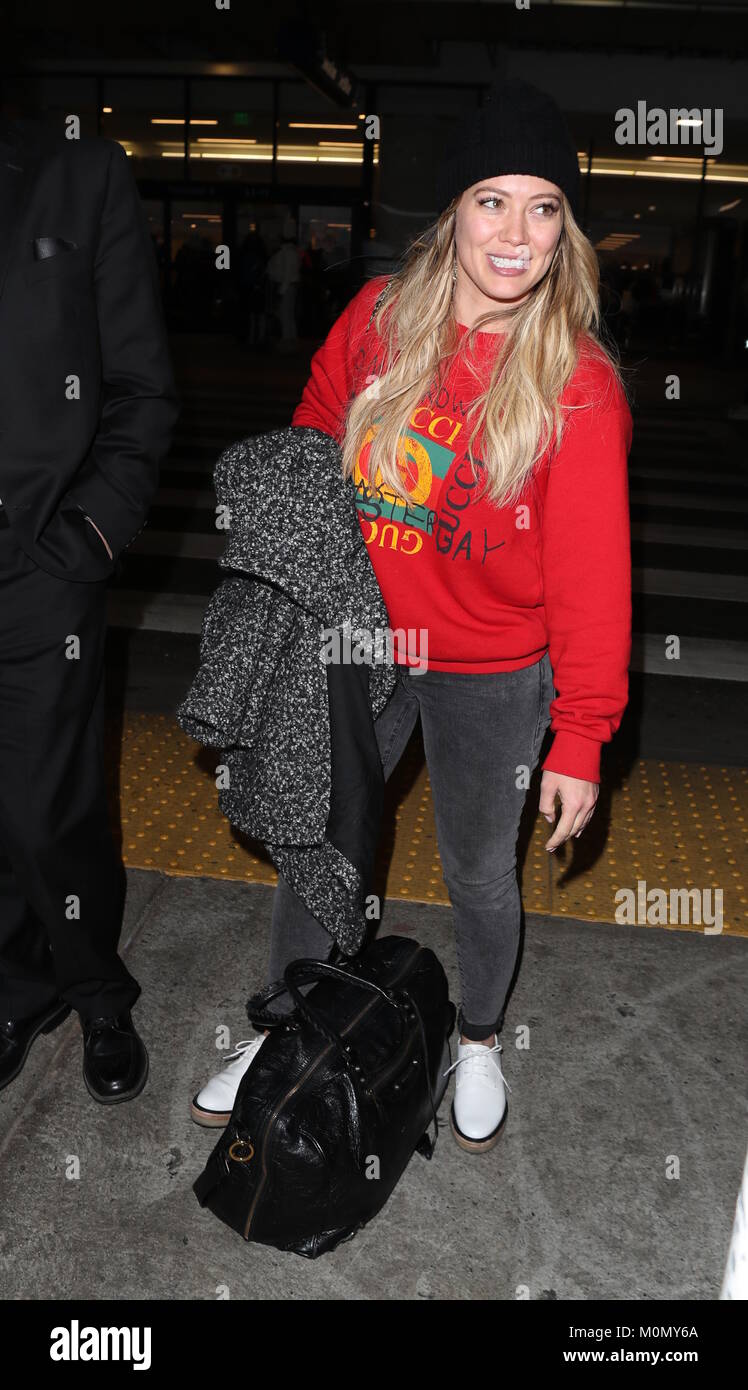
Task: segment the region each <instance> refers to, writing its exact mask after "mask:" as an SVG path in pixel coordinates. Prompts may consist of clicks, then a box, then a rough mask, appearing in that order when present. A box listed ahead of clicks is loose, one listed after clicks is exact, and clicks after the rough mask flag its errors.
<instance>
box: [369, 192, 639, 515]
mask: <svg viewBox="0 0 748 1390" xmlns="http://www.w3.org/2000/svg"><path fill="white" fill-rule="evenodd" d="M460 196H462V195H460ZM561 196H562V201H563V208H564V220H563V228H562V231H561V234H560V237H559V240H558V244H557V246H556V250H555V253H554V257H553V261H552V263H551V266H550V268H549V270H548V271H547V272H546V274H545V275H544V277H543V279H542V280H541V281H540V283H539V284H538V285H536V286H535V287H534V288H533V289H532V290H531V292H530V295H529V297H528V298H527V299H526V300H525V302H524V303H523V304H521V305H520V306H519V307H517V308H514V309H510V310H507V309H506V308H498V309H496V310H493V311H489V312H488V313H486V314H483V315H482V316H481V318H480V319H479V320H478V321H477V323H476V324H475V325H474V327H473V328H472V329H471V330H470V332H469V333H464V334H463V335H462V341H461V339H460V333H459V332H458V328H457V322H456V319H455V316H454V310H453V287H454V278H453V266H456V259H455V257H456V249H455V221H456V214H457V207H458V204H459V202H460V198H459V197H458V198H455V199H453V201H452V203H450V205H449V207H448V208H446V209H445V211H444V212H443V213H442V214H441V216H440V217H439V218H438V220H437V221H436V222H435V223H432V224H431V226H430V227H428V228H427V229H426V230H425V231H424V232H423V233H422V234H421V235H420V236H419V237H417V238H416V240H415V241H414V242H412V243H411V245H410V247H409V248H408V250H407V252H406V253H405V263H404V265H403V267H402V268H401V269H400V270H399V271H397V272H396V274H395V275H393V276H392V278H391V279H390V281H389V283H388V285H387V287H386V289H385V291H384V294H383V296H381V303H380V305H379V308H378V309H377V312H376V314H375V315H374V324H375V326H376V330H377V333H378V334H380V335H381V336H382V338H383V340H384V344H385V361H386V363H387V364H388V365H387V366H386V368H385V370H384V372H383V375H382V376H381V377H380V378H379V380H378V381H377V383H376V384H375V387H374V388H373V390H371V391H363V392H361V394H359V395H357V396H354V397H353V398H352V400H351V401H350V402H349V403H348V407H347V411H346V416H345V424H344V431H343V438H342V446H341V447H342V471H343V477H344V478H348V477H350V476H352V475H353V474H354V472H355V469H356V461H357V458H358V455H359V452H360V450H361V449H362V448H363V446H364V445H365V444H366V443H367V442H368V441H369V440H371V450H370V454H369V464H368V473H369V479H370V482H371V485H372V487H374V486H382V485H386V486H388V487H389V488H390V489H392V491H393V492H394V493H395V495H396V496H402V493H403V489H404V480H403V474H405V476H406V477H407V471H406V470H407V447H406V442H407V436H408V432H409V424H410V420H411V416H412V415H413V412H414V410H415V409H416V407H417V406H418V405H419V404H420V403H421V401H422V400H423V398H424V396H426V394H427V392H428V391H429V389H430V388H432V387H435V386H437V385H438V380H439V377H440V376H441V373H442V370H443V366H444V365H445V363H446V359H448V358H451V357H452V355H453V354H455V353H461V354H462V355H463V356H465V354H466V353H467V351H468V349H469V350H470V351H471V352H472V350H473V347H474V342H475V340H474V334H475V333H476V332H478V331H479V330H483V329H485V328H487V327H489V326H492V327H498V328H499V329H500V330H501V331H504V332H505V333H506V337H505V338H504V339H503V340H499V341H498V347H497V351H496V356H495V360H494V362H493V364H492V370H491V374H490V379H489V381H488V384H487V386H485V387H484V386H483V385H482V382H481V378H480V376H479V374H478V372H477V371H476V369H475V367H474V366H473V364H472V363H468V365H469V367H470V369H471V370H472V371H473V374H474V376H475V379H476V383H477V387H478V394H477V395H476V398H475V400H474V401H473V402H472V404H471V406H470V408H469V410H468V411H467V421H468V424H471V425H472V430H471V433H470V437H469V441H468V448H467V453H468V457H469V460H470V465H471V468H472V471H473V477H474V479H475V481H476V483H478V482H479V476H478V473H477V470H476V465H475V459H474V455H473V444H474V442H475V439H476V437H477V436H478V435H482V462H483V465H484V469H485V494H486V496H487V497H488V498H489V500H490V501H492V502H494V503H495V504H496V505H497V506H505V505H509V504H513V503H516V501H517V499H518V498H519V496H520V495H521V493H522V490H523V488H524V486H525V484H526V483H527V481H528V478H529V477H530V475H531V474H532V471H533V469H534V467H535V464H536V463H537V462H538V460H539V459H540V458H542V456H543V454H544V453H545V451H546V449H547V448H548V446H549V444H551V441H552V449H553V451H555V450H557V449H558V447H559V445H560V443H561V438H562V434H563V427H564V411H562V409H561V407H560V405H559V397H560V395H561V393H562V391H563V390H564V388H565V387H566V386H567V384H568V382H569V381H570V380H571V378H572V376H573V374H574V371H575V369H576V366H577V363H578V361H579V357H580V351H581V347H582V344H584V346H585V348H586V350H587V351H588V352H589V353H591V354H592V355H596V354H599V355H601V357H602V359H603V360H604V361H605V362H607V363H608V365H609V366H610V368H611V370H612V376H610V377H609V378H608V380H609V384H611V385H612V383H613V380H614V379H615V380H617V381H618V382H619V384H620V385H621V387H622V389H624V388H623V381H622V378H621V372H620V363H619V358H618V354H617V350H616V348H615V346H614V345H613V344H612V343H611V344H610V346H608V345H607V344H603V342H602V340H601V327H600V308H599V300H598V295H599V284H600V271H599V267H598V262H597V256H596V255H595V251H594V248H593V247H592V245H591V244H590V242H589V241H588V240H587V238H586V237H585V236H584V235H583V233H582V232H581V231H580V229H579V227H578V225H577V223H576V221H575V220H574V216H573V214H572V212H571V208H570V206H569V203H568V201H567V199H566V198H565V197H564V196H563V194H562V195H561ZM587 404H588V405H590V406H591V405H593V404H595V403H594V402H592V401H590V402H587ZM375 426H376V429H375ZM398 465H399V466H398ZM409 495H410V497H411V499H412V500H420V501H425V498H416V497H415V495H414V493H413V492H411V493H410V494H409Z"/></svg>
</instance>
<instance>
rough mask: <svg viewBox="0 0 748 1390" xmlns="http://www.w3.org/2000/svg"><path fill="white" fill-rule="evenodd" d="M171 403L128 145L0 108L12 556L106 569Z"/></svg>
mask: <svg viewBox="0 0 748 1390" xmlns="http://www.w3.org/2000/svg"><path fill="white" fill-rule="evenodd" d="M71 243H72V245H71ZM178 414H179V403H178V397H177V392H176V387H175V384H174V378H173V374H172V368H171V362H170V357H169V348H168V342H167V338H166V331H165V327H164V321H163V314H162V309H161V300H160V293H159V286H158V274H157V270H156V264H155V257H154V254H153V250H152V246H151V240H150V235H149V232H148V225H147V222H146V219H145V215H144V213H143V209H142V206H141V203H140V198H139V196H138V191H137V187H136V184H135V180H134V178H133V176H132V172H131V170H130V167H129V164H128V158H127V155H126V154H125V152H124V150H123V149H122V147H121V145H119V144H117V142H116V141H114V140H104V139H99V140H97V139H91V138H81V139H79V140H68V139H66V138H65V136H64V134H62V133H58V132H57V130H56V129H55V128H53V127H52V126H51V125H49V124H45V123H43V122H37V121H32V120H25V119H22V120H15V121H11V120H8V118H6V117H3V116H2V114H0V500H2V502H3V504H4V506H5V508H6V512H7V516H8V520H9V522H10V524H11V526H12V528H13V531H14V532H15V535H16V537H17V540H18V542H19V544H20V546H21V547H22V549H23V550H24V551H25V552H26V553H27V555H29V556H31V558H32V559H33V560H34V561H35V562H36V564H38V565H39V566H40V567H41V568H42V569H44V570H46V571H47V572H48V573H49V574H52V575H56V576H57V577H58V578H65V579H76V580H88V581H92V580H98V579H104V578H106V577H107V576H108V575H109V574H111V573H112V572H113V570H114V568H115V564H116V561H117V557H118V556H119V555H120V554H121V552H122V551H123V550H124V549H125V547H126V546H128V545H129V544H130V543H131V542H132V541H133V540H134V539H135V537H136V536H137V535H138V534H139V533H140V531H141V530H142V529H143V526H144V525H145V519H146V515H147V512H148V508H149V506H150V504H151V501H152V499H153V496H154V494H155V491H156V488H157V486H158V475H159V466H160V463H161V461H162V459H163V458H164V457H165V456H166V454H167V453H168V451H169V447H170V444H171V438H172V432H173V428H174V424H175V422H176V419H177V417H178ZM86 515H88V516H90V517H91V519H92V520H93V521H94V522H95V523H96V525H97V527H98V528H99V530H100V531H101V532H102V533H103V535H104V536H106V538H107V541H108V543H109V546H110V549H111V550H112V552H113V557H114V558H113V559H112V560H110V559H109V556H108V555H107V552H106V550H105V548H104V546H103V545H102V543H101V541H100V539H99V537H98V536H97V535H96V532H95V531H94V529H93V527H91V526H89V524H88V523H87V522H86V520H85V516H86Z"/></svg>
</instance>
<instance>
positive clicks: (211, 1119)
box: [190, 1096, 231, 1129]
mask: <svg viewBox="0 0 748 1390" xmlns="http://www.w3.org/2000/svg"><path fill="white" fill-rule="evenodd" d="M190 1116H191V1117H192V1119H193V1120H194V1121H195V1124H196V1125H202V1126H203V1128H204V1129H225V1128H226V1126H227V1124H228V1122H229V1120H230V1119H231V1111H230V1110H225V1111H223V1110H202V1109H201V1108H200V1106H199V1105H198V1104H197V1096H195V1097H194V1099H193V1101H192V1103H191V1105H190Z"/></svg>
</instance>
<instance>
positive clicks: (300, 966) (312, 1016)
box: [284, 958, 410, 1088]
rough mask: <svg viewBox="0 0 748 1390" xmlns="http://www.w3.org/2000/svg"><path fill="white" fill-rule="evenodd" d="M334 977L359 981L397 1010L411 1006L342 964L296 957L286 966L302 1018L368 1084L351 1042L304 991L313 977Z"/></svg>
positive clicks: (359, 984)
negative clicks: (331, 1023)
mask: <svg viewBox="0 0 748 1390" xmlns="http://www.w3.org/2000/svg"><path fill="white" fill-rule="evenodd" d="M319 979H332V980H340V981H342V982H343V983H344V984H350V985H358V986H359V988H360V989H363V990H367V991H368V992H369V993H370V994H375V995H378V996H379V998H380V999H384V1000H385V1002H386V1003H387V1004H391V1005H392V1007H393V1008H394V1009H396V1010H397V1012H398V1014H400V1015H401V1016H402V1014H403V1012H405V1013H406V1014H407V1012H408V1011H409V1010H410V1000H405V999H400V1000H398V999H397V997H396V995H395V993H394V991H393V990H386V989H382V988H381V986H380V985H376V984H374V982H373V981H372V980H367V979H366V978H364V977H363V976H361V975H355V974H353V972H352V969H351V968H350V967H349V968H348V969H347V970H346V969H344V968H342V967H341V966H339V965H328V964H327V962H326V961H318V960H306V959H303V958H302V959H301V960H294V961H291V963H290V965H289V966H287V968H286V971H285V974H284V980H285V982H286V987H287V989H288V991H289V993H290V994H291V996H292V998H293V1000H294V1002H295V1004H296V1008H297V1009H298V1011H299V1013H300V1014H301V1015H302V1017H303V1018H305V1019H306V1020H307V1022H308V1023H309V1024H311V1026H312V1027H313V1028H316V1030H317V1032H318V1033H320V1034H321V1035H322V1037H323V1038H324V1039H325V1040H326V1041H327V1042H329V1043H332V1044H333V1045H334V1046H335V1047H337V1048H338V1050H339V1051H340V1052H342V1054H343V1056H344V1058H345V1060H346V1061H347V1062H348V1063H349V1064H350V1066H351V1068H352V1069H353V1071H354V1072H356V1074H357V1076H358V1077H359V1079H360V1080H361V1081H363V1082H364V1084H365V1085H366V1086H367V1088H368V1087H369V1084H370V1083H369V1080H368V1078H367V1076H366V1075H365V1073H364V1069H363V1067H362V1066H361V1064H360V1062H359V1061H358V1059H357V1058H356V1054H355V1052H354V1050H353V1048H352V1047H351V1045H350V1043H347V1042H345V1041H344V1040H343V1038H342V1037H341V1035H340V1033H338V1032H337V1030H336V1029H335V1028H332V1027H331V1026H330V1024H329V1023H328V1022H327V1020H326V1019H325V1018H323V1016H322V1014H320V1013H319V1012H318V1011H317V1009H315V1008H314V1005H313V1004H310V1003H309V1001H308V999H307V998H306V997H305V996H304V995H303V994H302V993H301V990H300V989H299V985H300V984H308V982H309V981H310V980H319Z"/></svg>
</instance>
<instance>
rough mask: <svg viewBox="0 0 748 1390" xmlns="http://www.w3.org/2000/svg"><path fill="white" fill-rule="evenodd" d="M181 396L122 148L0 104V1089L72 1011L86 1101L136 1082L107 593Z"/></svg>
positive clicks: (109, 1097)
mask: <svg viewBox="0 0 748 1390" xmlns="http://www.w3.org/2000/svg"><path fill="white" fill-rule="evenodd" d="M178 414H179V405H178V398H177V394H176V389H175V385H174V379H173V375H172V370H171V364H170V360H169V350H168V345H167V339H166V334H165V329H164V323H163V315H162V310H161V303H160V297H159V289H158V278H157V270H156V265H155V259H154V255H153V250H152V245H151V240H150V236H149V233H148V227H147V223H146V220H145V217H144V214H143V211H142V208H141V205H140V200H139V196H138V192H137V188H136V185H135V181H134V179H133V176H132V173H131V170H130V167H129V164H128V158H127V155H126V154H125V152H124V150H123V149H122V147H121V146H120V145H119V144H117V143H116V142H115V141H113V140H103V139H100V140H97V139H91V138H79V139H70V138H67V135H66V133H65V129H64V128H63V127H62V126H61V127H60V129H59V130H58V129H57V128H55V127H53V126H52V125H51V124H50V123H47V122H45V123H42V122H38V121H35V120H33V119H28V118H24V117H21V118H20V119H19V118H18V116H16V117H15V118H14V117H13V115H12V114H11V113H10V112H8V111H7V110H6V111H5V112H0V504H1V505H0V1088H2V1087H3V1086H6V1085H8V1084H9V1082H11V1081H12V1080H13V1079H14V1077H16V1076H17V1075H18V1074H19V1072H20V1071H21V1069H22V1067H23V1065H24V1063H25V1061H26V1057H27V1055H28V1052H29V1049H30V1047H31V1045H32V1043H33V1041H34V1039H35V1038H36V1037H38V1035H39V1034H40V1033H49V1032H51V1031H52V1030H53V1029H54V1028H55V1027H57V1025H58V1024H59V1023H61V1022H62V1020H63V1019H64V1018H66V1017H67V1015H68V1014H69V1013H70V1011H71V1009H75V1010H77V1012H78V1013H79V1015H80V1019H81V1026H82V1031H83V1038H84V1044H83V1074H84V1077H85V1081H86V1085H87V1087H88V1090H89V1092H90V1093H91V1095H92V1096H93V1097H94V1098H95V1099H96V1100H98V1101H102V1102H104V1103H110V1104H111V1103H113V1102H117V1101H124V1100H129V1099H131V1098H132V1097H133V1096H135V1095H138V1093H139V1092H140V1091H141V1090H142V1089H143V1086H144V1085H145V1082H146V1077H147V1074H148V1055H147V1052H146V1049H145V1047H144V1045H143V1042H142V1040H141V1038H140V1037H139V1036H138V1033H137V1032H136V1030H135V1028H134V1026H133V1023H132V1019H131V1016H130V1009H131V1007H132V1005H133V1004H134V1003H135V1000H136V999H137V998H138V995H139V993H140V987H139V985H138V984H137V982H136V981H135V980H134V979H133V977H132V975H131V974H130V973H129V971H128V970H127V969H126V967H125V965H124V964H123V962H122V961H121V960H120V958H119V956H118V954H117V945H118V941H119V935H120V931H121V924H122V908H123V902H124V872H123V869H122V865H121V862H120V860H119V856H118V855H117V853H116V850H115V847H114V842H113V839H112V835H111V832H110V828H109V822H108V816H107V800H106V793H105V781H104V748H103V661H104V642H105V634H106V591H107V579H108V577H109V576H110V575H112V574H113V572H114V569H115V565H116V562H117V559H118V557H119V556H120V555H121V554H122V552H123V551H124V550H125V549H126V548H127V546H128V545H130V544H131V542H132V541H133V540H134V539H135V537H136V536H137V535H138V534H139V533H140V531H141V530H142V529H143V526H144V524H145V519H146V514H147V512H148V508H149V506H150V503H151V501H152V499H153V496H154V493H155V491H156V487H157V483H158V473H159V465H160V462H161V460H162V459H163V458H164V457H165V456H166V454H167V453H168V450H169V447H170V443H171V437H172V432H173V428H174V424H175V421H176V419H177V416H178Z"/></svg>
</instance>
